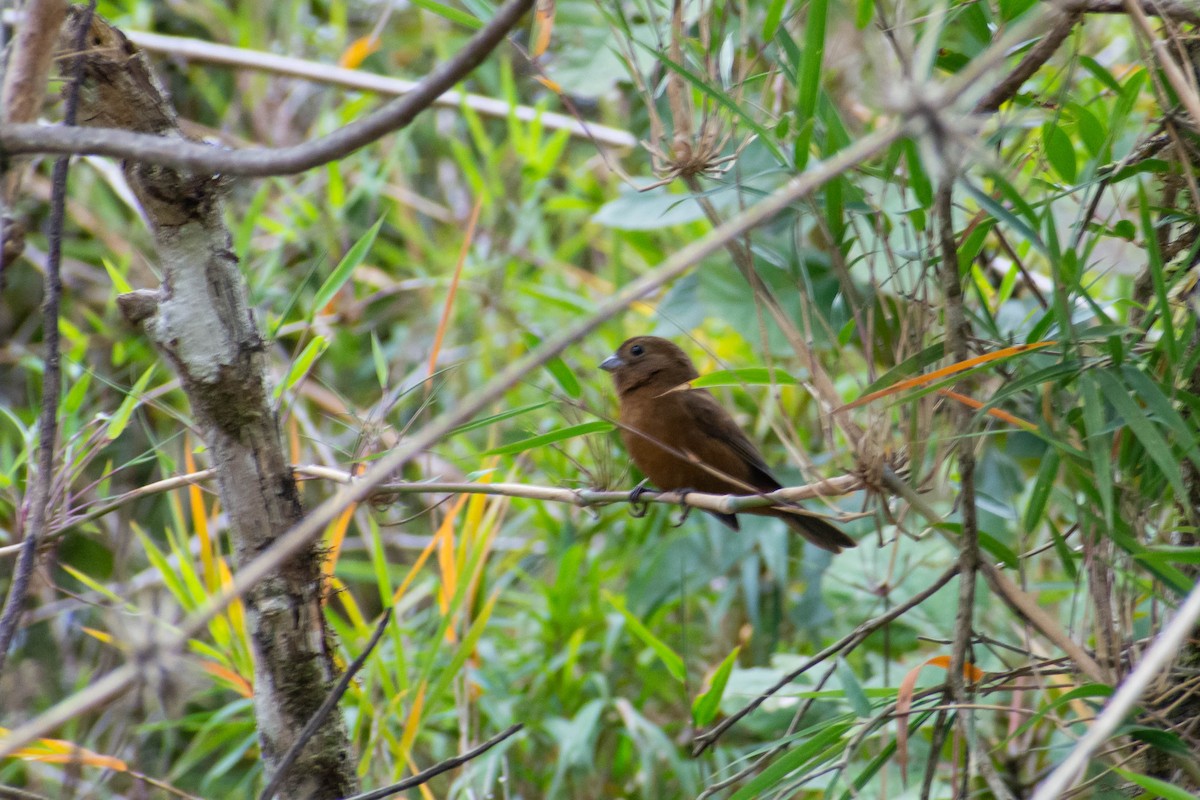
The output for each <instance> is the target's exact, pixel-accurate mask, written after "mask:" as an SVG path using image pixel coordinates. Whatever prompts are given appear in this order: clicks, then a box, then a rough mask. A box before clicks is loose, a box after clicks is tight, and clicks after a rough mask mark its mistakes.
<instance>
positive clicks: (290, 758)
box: [258, 607, 392, 800]
mask: <svg viewBox="0 0 1200 800" xmlns="http://www.w3.org/2000/svg"><path fill="white" fill-rule="evenodd" d="M391 620H392V609H391V608H390V607H389V608H387V609H385V610H384V612H383V616H382V617H381V618H380V620H379V622H378V623H377V624H376V625H375V632H374V633H373V634H371V639H370V640H369V641H368V642H367V646H366V647H364V648H363V651H362V652H361V653H359V654H358V658H356V659H354V662H353V663H351V664H350V666H349V667H347V668H346V671H345V672H343V673H342V677H340V678H338V682H337V685H335V686H334V687H333V690H332V691H330V692H329V694H328V695H327V696H326V698H325V702H323V703H321V707H320V708H318V709H317V710H316V712H315V713H314V714H313V715H312V719H310V720H309V721H308V724H306V725H305V726H304V729H303V730H302V731H300V735H299V736H297V737H296V741H294V742H292V746H291V747H289V748H288V751H287V752H286V753H284V754H283V758H281V759H280V760H279V766H278V767H277V768H276V769H275V774H274V775H272V776H271V782H270V783H268V784H267V788H265V789H263V790H262V794H260V795H259V796H258V800H271V798H272V797H274V796H275V792H277V791H279V787H280V786H281V785H282V784H283V779H284V776H286V775H287V771H288V769H290V768H291V766H292V763H293V762H295V760H296V756H298V755H300V751H301V750H303V749H304V746H305V745H306V744H308V742H309V740H310V739H312V737H313V734H315V733H316V732H317V729H318V728H320V727H321V723H323V722H324V721H325V718H326V717H327V716H329V712H331V711H333V709H335V708H337V704H338V703H339V702H340V701H341V699H342V695H344V694H345V693H346V690H347V689H348V688H350V681H352V680H354V676H355V675H357V674H358V671H359V670H360V669H362V666H363V664H365V663H367V657H368V656H369V655H371V652H372V651H373V650H374V649H375V645H377V644H379V639H380V637H382V636H383V632H384V631H385V630H387V626H388V623H389V622H391Z"/></svg>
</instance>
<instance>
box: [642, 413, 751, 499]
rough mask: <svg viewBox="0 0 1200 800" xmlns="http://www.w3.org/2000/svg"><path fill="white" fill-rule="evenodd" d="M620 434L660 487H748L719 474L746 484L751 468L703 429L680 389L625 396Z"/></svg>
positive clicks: (734, 489) (739, 489)
mask: <svg viewBox="0 0 1200 800" xmlns="http://www.w3.org/2000/svg"><path fill="white" fill-rule="evenodd" d="M672 395H677V396H675V397H673V396H672ZM621 438H622V440H623V441H624V442H625V447H626V449H627V450H628V451H629V456H630V458H632V459H633V463H635V464H637V466H638V469H640V470H641V471H642V472H643V473H645V475H646V477H647V478H649V479H650V482H651V483H653V484H654V485H655V486H657V487H658V488H659V489H663V490H666V491H670V490H673V489H693V490H695V491H698V492H708V493H712V494H726V493H735V494H740V493H743V492H744V491H745V489H744V488H742V487H739V486H738V485H737V483H736V482H734V481H730V480H728V479H724V478H722V477H721V474H724V475H730V476H732V477H733V478H734V479H736V481H743V482H747V481H748V478H749V470H748V468H747V467H746V465H745V463H744V462H743V461H742V460H741V458H740V457H738V456H737V454H736V453H734V452H733V451H732V450H731V449H730V448H729V446H728V445H727V444H725V443H723V442H722V441H721V440H720V439H718V438H716V437H714V436H712V435H711V433H710V432H709V431H706V430H705V429H704V426H703V425H701V424H700V423H699V421H698V420H697V419H696V418H695V415H694V414H693V413H691V411H690V410H689V409H688V407H687V405H686V403H685V402H684V401H683V397H682V392H667V393H666V394H659V393H656V392H645V393H641V394H638V395H633V396H629V397H623V398H622V401H621ZM706 467H710V468H712V469H715V470H716V471H717V473H718V474H714V472H713V471H711V470H710V469H706Z"/></svg>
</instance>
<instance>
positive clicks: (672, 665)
mask: <svg viewBox="0 0 1200 800" xmlns="http://www.w3.org/2000/svg"><path fill="white" fill-rule="evenodd" d="M601 594H602V595H603V596H604V599H605V600H607V601H608V602H609V603H610V604H611V605H612V607H613V608H615V609H616V610H617V611H620V612H621V616H623V617H625V622H626V623H627V624H628V625H629V630H630V631H632V632H633V635H634V636H636V637H637V638H638V639H640V640H641V641H642V644H644V645H646V646H647V647H649V648H650V649H651V650H653V651H654V653H655V655H657V656H658V659H659V661H661V662H662V663H663V666H664V667H666V668H667V672H669V673H670V674H671V677H673V678H674V679H675V680H677V681H679V682H680V683H682V682H683V681H684V680H685V679H686V678H687V669H686V668H685V667H684V665H683V659H682V658H680V656H679V654H678V653H676V652H675V651H674V650H672V649H671V648H670V647H669V646H668V645H667V643H666V642H664V641H663V640H662V639H659V638H658V637H657V636H655V635H654V634H653V633H651V632H650V629H649V628H647V627H646V626H645V625H643V624H642V621H641V620H640V619H638V618H637V617H635V616H634V615H633V613H632V612H630V611H629V609H627V608H626V607H625V600H624V598H622V597H619V596H617V595H615V594H613V593H612V592H609V591H607V590H601ZM726 680H728V677H726Z"/></svg>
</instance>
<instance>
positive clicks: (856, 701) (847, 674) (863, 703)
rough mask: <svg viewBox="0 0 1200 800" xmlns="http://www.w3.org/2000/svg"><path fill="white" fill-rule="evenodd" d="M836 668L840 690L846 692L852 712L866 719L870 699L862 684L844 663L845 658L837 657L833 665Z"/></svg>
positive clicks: (869, 709)
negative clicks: (835, 663) (840, 684)
mask: <svg viewBox="0 0 1200 800" xmlns="http://www.w3.org/2000/svg"><path fill="white" fill-rule="evenodd" d="M835 669H836V670H837V676H838V680H839V681H841V683H842V691H843V692H845V694H846V700H847V701H848V702H849V703H850V707H851V708H852V709H854V713H855V714H857V715H858V717H859V718H860V719H866V718H867V717H870V716H871V701H870V700H868V699H867V693H866V692H864V691H863V687H862V684H861V683H859V682H858V677H857V676H856V675H855V674H854V670H852V669H850V665H849V664H847V663H846V659H844V658H839V659H838V660H837V665H836V667H835Z"/></svg>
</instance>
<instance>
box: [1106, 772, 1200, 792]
mask: <svg viewBox="0 0 1200 800" xmlns="http://www.w3.org/2000/svg"><path fill="white" fill-rule="evenodd" d="M1113 771H1114V772H1116V773H1117V774H1118V775H1120V776H1121V777H1122V778H1124V779H1125V780H1127V781H1130V782H1131V783H1136V784H1137V785H1138V786H1140V787H1142V788H1143V789H1145V790H1146V791H1147V792H1150V796H1151V797H1162V798H1165V800H1197V795H1194V794H1192V793H1191V792H1188V791H1185V790H1183V789H1180V788H1179V787H1178V786H1176V785H1175V784H1173V783H1167V782H1166V781H1163V780H1159V779H1158V778H1151V777H1150V776H1149V775H1143V774H1141V773H1140V772H1130V771H1129V770H1127V769H1120V768H1118V767H1114V768H1113ZM1143 796H1144V795H1143Z"/></svg>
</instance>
